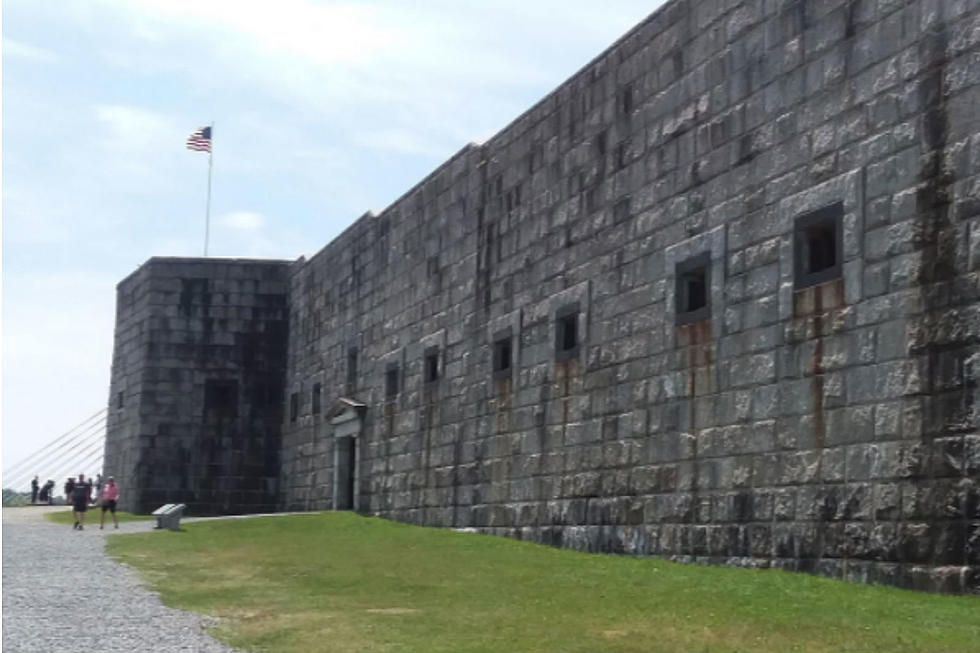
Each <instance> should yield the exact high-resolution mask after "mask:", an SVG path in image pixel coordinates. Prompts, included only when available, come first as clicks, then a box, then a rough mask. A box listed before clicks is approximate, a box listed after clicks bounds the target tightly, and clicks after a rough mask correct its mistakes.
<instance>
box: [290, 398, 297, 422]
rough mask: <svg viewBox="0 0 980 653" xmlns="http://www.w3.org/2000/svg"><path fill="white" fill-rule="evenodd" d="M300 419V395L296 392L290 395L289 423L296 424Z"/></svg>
mask: <svg viewBox="0 0 980 653" xmlns="http://www.w3.org/2000/svg"><path fill="white" fill-rule="evenodd" d="M297 417H299V393H298V392H294V393H292V394H291V395H289V421H290V422H295V421H296V418H297Z"/></svg>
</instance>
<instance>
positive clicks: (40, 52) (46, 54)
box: [3, 36, 58, 63]
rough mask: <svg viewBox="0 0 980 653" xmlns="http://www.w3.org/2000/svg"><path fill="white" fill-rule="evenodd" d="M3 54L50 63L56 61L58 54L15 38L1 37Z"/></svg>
mask: <svg viewBox="0 0 980 653" xmlns="http://www.w3.org/2000/svg"><path fill="white" fill-rule="evenodd" d="M3 56H4V57H14V58H17V59H25V60H27V61H37V62H41V63H52V62H55V61H58V55H56V54H55V53H54V52H52V51H51V50H46V49H44V48H39V47H38V46H36V45H31V44H30V43H22V42H21V41H17V40H15V39H12V38H9V37H6V36H5V37H4V38H3Z"/></svg>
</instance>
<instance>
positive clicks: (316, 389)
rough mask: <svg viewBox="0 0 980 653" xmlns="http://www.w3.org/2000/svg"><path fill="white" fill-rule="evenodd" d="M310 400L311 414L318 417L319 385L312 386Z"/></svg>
mask: <svg viewBox="0 0 980 653" xmlns="http://www.w3.org/2000/svg"><path fill="white" fill-rule="evenodd" d="M310 400H311V402H310V403H311V404H312V411H313V414H314V415H319V414H320V384H319V383H314V384H313V392H312V394H311V396H310Z"/></svg>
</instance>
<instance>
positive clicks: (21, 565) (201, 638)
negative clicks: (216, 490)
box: [3, 506, 235, 653]
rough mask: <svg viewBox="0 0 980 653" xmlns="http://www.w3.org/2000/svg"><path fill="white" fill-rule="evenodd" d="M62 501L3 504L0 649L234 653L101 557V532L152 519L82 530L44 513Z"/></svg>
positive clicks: (15, 652)
mask: <svg viewBox="0 0 980 653" xmlns="http://www.w3.org/2000/svg"><path fill="white" fill-rule="evenodd" d="M50 510H65V507H64V506H56V507H53V508H49V507H46V506H45V507H25V508H4V509H3V650H4V651H10V652H11V653H21V652H22V653H35V652H36V653H51V651H57V650H65V649H67V650H83V651H98V652H99V653H131V652H133V651H157V652H161V653H168V652H170V651H185V652H188V653H189V652H192V651H193V652H194V653H232V652H233V651H235V649H231V648H229V647H227V646H225V645H223V644H221V643H220V642H218V641H217V640H215V639H214V638H213V637H211V636H210V635H209V634H208V633H207V632H205V630H204V626H205V625H206V624H207V623H209V622H208V620H207V618H205V617H202V616H200V615H196V614H193V613H189V612H183V611H180V610H174V609H171V608H167V607H165V606H164V605H163V604H161V603H160V600H159V598H158V597H157V595H156V594H153V593H152V592H149V591H147V590H146V589H145V588H144V587H143V586H142V584H141V582H140V580H139V577H138V576H137V575H136V573H135V572H134V571H133V570H131V569H129V568H128V567H126V566H124V565H121V564H118V563H116V562H113V561H112V560H110V559H109V558H108V557H107V556H106V555H105V534H107V533H126V532H143V531H147V530H150V529H152V528H153V525H154V524H153V522H150V521H142V522H126V523H122V524H120V527H119V530H114V529H112V528H111V526H110V525H107V529H109V530H105V531H100V530H99V526H98V517H97V516H96V513H94V512H93V513H90V517H94V521H95V524H94V525H88V526H86V528H85V530H84V531H75V530H72V528H71V526H62V525H58V524H52V523H50V522H48V521H46V520H44V518H43V514H44V513H45V512H48V511H50Z"/></svg>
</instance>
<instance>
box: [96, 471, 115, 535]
mask: <svg viewBox="0 0 980 653" xmlns="http://www.w3.org/2000/svg"><path fill="white" fill-rule="evenodd" d="M118 500H119V486H118V485H116V479H115V477H112V476H110V477H109V480H107V481H106V483H105V485H103V486H102V521H101V522H100V523H99V530H102V529H103V528H105V511H106V510H109V511H111V512H112V521H113V522H114V523H115V524H116V528H119V519H118V518H117V517H116V501H118Z"/></svg>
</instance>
